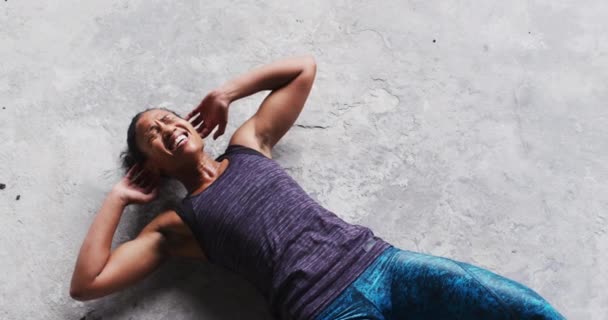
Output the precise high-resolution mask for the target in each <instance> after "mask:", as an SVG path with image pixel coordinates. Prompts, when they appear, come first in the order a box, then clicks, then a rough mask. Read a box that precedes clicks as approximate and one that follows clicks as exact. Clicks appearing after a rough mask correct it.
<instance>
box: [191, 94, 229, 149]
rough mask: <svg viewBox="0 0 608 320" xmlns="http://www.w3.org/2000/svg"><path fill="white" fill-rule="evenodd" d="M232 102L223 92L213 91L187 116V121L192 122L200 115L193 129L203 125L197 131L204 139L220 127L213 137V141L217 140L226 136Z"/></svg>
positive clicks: (193, 124) (193, 123)
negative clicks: (223, 135) (225, 131)
mask: <svg viewBox="0 0 608 320" xmlns="http://www.w3.org/2000/svg"><path fill="white" fill-rule="evenodd" d="M230 102H231V101H230V99H229V98H228V96H227V95H226V94H224V93H223V92H222V91H221V90H218V89H216V90H213V91H211V92H210V93H209V94H207V96H206V97H205V98H204V99H203V101H201V103H200V104H199V105H198V107H196V108H194V109H193V110H192V111H190V113H188V115H186V120H187V121H190V119H192V118H194V116H195V115H197V114H198V117H196V118H195V119H194V120H193V121H192V122H191V124H192V126H193V127H196V126H197V125H199V124H200V123H201V122H202V123H203V124H202V125H201V126H200V127H198V128H197V129H196V131H197V132H198V133H199V134H200V135H201V137H202V138H205V137H207V136H208V135H209V133H211V131H213V129H215V127H217V126H219V128H218V129H217V131H216V132H215V134H214V135H213V140H215V139H217V138H218V137H219V136H221V135H222V134H224V130H225V129H226V124H227V123H228V106H229V105H230Z"/></svg>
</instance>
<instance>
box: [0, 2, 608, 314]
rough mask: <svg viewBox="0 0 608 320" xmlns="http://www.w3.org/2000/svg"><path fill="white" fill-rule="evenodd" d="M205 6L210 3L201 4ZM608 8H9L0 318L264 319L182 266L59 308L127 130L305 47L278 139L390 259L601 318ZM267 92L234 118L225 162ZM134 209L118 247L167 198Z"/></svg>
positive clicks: (255, 298)
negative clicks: (483, 276)
mask: <svg viewBox="0 0 608 320" xmlns="http://www.w3.org/2000/svg"><path fill="white" fill-rule="evenodd" d="M210 3H212V4H210ZM607 16H608V2H606V1H600V0H589V1H585V2H584V4H583V3H581V2H575V1H563V0H558V1H555V0H553V1H548V0H547V1H523V0H514V1H472V0H465V1H417V0H411V1H396V0H394V1H322V0H312V1H298V2H293V3H289V2H286V1H278V0H275V1H268V2H260V1H251V0H245V1H231V2H230V3H229V2H226V1H222V2H217V1H216V2H209V1H201V2H195V1H180V2H179V4H178V3H177V2H176V1H175V2H173V1H159V0H150V1H141V0H139V1H137V0H135V1H124V0H123V1H116V0H114V1H107V0H104V1H102V0H96V1H86V2H83V1H65V0H63V1H58V0H54V1H16V0H8V1H1V2H0V58H1V59H0V107H1V109H0V183H2V184H4V185H5V188H4V189H2V190H0V214H1V219H2V222H1V223H0V261H2V263H1V264H0V288H1V289H0V318H2V319H203V318H204V319H270V317H269V312H268V311H267V308H266V305H265V302H264V300H263V298H262V297H261V296H259V295H258V294H257V292H256V291H255V289H254V288H253V287H252V286H250V285H249V284H248V283H246V282H244V281H243V280H242V279H241V278H240V277H238V276H237V275H233V274H230V273H228V272H227V271H224V270H222V269H221V268H218V267H215V266H208V265H200V264H196V263H192V262H190V261H174V262H170V263H169V264H167V265H165V266H164V267H163V268H162V269H161V270H159V271H158V272H157V273H155V274H154V275H152V276H151V277H149V278H148V279H146V280H144V281H143V282H141V283H140V284H138V285H137V286H135V287H133V288H132V289H129V290H126V291H124V292H121V293H117V294H114V295H112V296H109V297H107V298H102V299H99V300H96V301H92V302H87V303H81V302H77V301H74V300H72V299H71V298H70V297H69V295H68V288H69V280H70V277H71V273H72V270H73V267H74V263H75V259H76V255H77V252H78V249H79V247H80V244H81V242H82V240H83V238H84V236H85V234H86V231H87V228H88V226H89V225H90V223H91V222H92V219H93V216H94V214H95V213H96V211H97V210H98V209H99V207H100V205H101V202H102V200H103V199H104V197H105V195H106V193H107V192H108V191H109V190H110V188H111V187H112V185H113V184H114V183H115V182H116V181H118V179H119V177H120V170H119V168H118V155H119V153H120V151H122V150H123V149H124V147H125V146H126V130H127V126H128V124H129V122H130V119H131V117H132V116H133V115H134V114H135V113H136V112H137V111H140V110H142V109H144V108H145V107H147V106H165V107H169V108H172V109H175V110H176V111H177V112H179V113H181V114H185V113H187V112H188V111H190V109H191V108H192V107H193V106H194V105H196V104H198V102H199V101H200V99H202V97H203V96H204V95H205V94H206V93H207V92H208V91H209V90H211V89H213V88H214V87H215V86H217V85H219V84H221V83H222V82H223V81H225V80H227V79H228V78H230V77H232V76H235V75H237V74H239V73H241V72H244V71H247V70H248V69H250V68H252V67H254V66H257V65H260V64H263V63H267V62H271V61H273V60H274V59H277V58H282V57H285V56H289V55H294V54H302V53H312V54H314V56H315V57H316V59H317V63H318V73H317V80H316V83H315V86H314V88H313V91H312V93H311V96H310V98H309V101H308V102H307V105H306V107H305V109H304V111H303V113H302V115H301V116H300V118H299V119H298V122H297V124H296V125H295V126H294V127H293V128H292V130H291V131H290V133H288V134H287V135H286V136H285V137H284V138H283V140H282V141H281V142H280V143H279V144H278V145H277V147H276V150H275V153H276V159H277V161H279V162H280V163H281V164H282V165H283V166H284V167H285V168H286V169H287V170H288V171H289V172H290V173H291V174H292V175H293V177H294V178H295V179H296V180H297V181H299V182H300V183H301V184H302V186H303V187H304V189H305V190H307V191H308V192H310V194H311V195H312V196H313V197H315V198H316V199H317V200H318V201H319V202H320V203H322V204H323V205H325V206H326V207H327V208H329V209H331V210H332V211H334V212H335V213H336V214H338V215H339V216H341V217H343V218H344V219H345V220H347V221H349V222H352V223H358V224H363V225H366V226H368V227H370V228H372V230H374V232H375V233H376V234H377V235H378V236H380V237H383V238H384V239H386V240H387V241H389V242H391V243H393V244H394V245H396V246H398V247H401V248H404V249H410V250H415V251H421V252H425V253H430V254H434V255H440V256H445V257H450V258H453V259H457V260H460V261H466V262H469V263H473V264H476V265H479V266H482V267H485V268H488V269H490V270H492V271H495V272H497V273H499V274H502V275H504V276H507V277H509V278H512V279H514V280H517V281H519V282H522V283H524V284H526V285H528V286H530V287H531V288H533V289H534V290H536V291H537V292H539V293H540V294H541V295H543V296H544V297H546V298H547V300H549V301H550V302H551V303H552V304H553V305H555V306H556V307H557V308H558V310H560V311H561V312H562V313H563V314H564V315H566V316H567V317H568V318H570V319H606V317H608V316H607V315H608V290H607V289H606V288H608V260H606V256H608V182H607V181H608V139H607V137H608V108H607V104H606V101H608V90H607V89H606V84H607V83H608V55H607V52H608V33H606V30H608V19H606V17H607ZM264 96H265V94H264V93H260V94H257V95H254V96H253V97H250V98H247V99H244V100H241V101H238V102H235V103H234V104H233V105H232V109H231V113H230V121H229V127H228V130H227V132H226V134H225V135H224V136H223V137H222V138H221V139H219V140H218V141H217V142H213V141H212V140H209V141H208V143H209V144H210V146H209V149H208V151H209V152H210V153H211V154H213V155H218V154H219V153H220V152H221V151H223V149H224V148H225V146H226V144H227V141H228V138H229V137H230V135H231V133H232V132H234V130H235V129H236V128H237V126H238V125H239V124H240V123H242V122H243V121H244V120H245V119H246V118H247V117H249V116H250V115H251V114H252V113H253V112H254V111H255V109H256V107H257V106H258V105H259V103H260V102H261V100H262V99H263V97H264ZM165 192H166V196H164V197H163V199H162V200H160V201H158V202H157V203H155V204H152V205H148V206H135V205H134V206H131V207H129V208H128V210H127V212H126V213H125V215H124V216H123V220H122V223H121V225H120V227H119V230H118V232H117V235H116V237H115V243H116V244H119V243H121V242H124V241H126V240H128V239H130V238H132V237H134V236H135V235H136V234H137V233H138V231H139V229H140V228H141V227H142V226H143V225H144V224H145V223H146V222H147V221H149V219H150V218H151V217H152V216H154V214H155V212H158V210H160V208H162V207H163V206H164V205H166V203H167V202H170V201H175V200H176V199H179V197H180V196H183V195H184V194H185V190H184V189H183V188H182V187H181V185H176V184H173V185H169V186H167V188H166V189H165Z"/></svg>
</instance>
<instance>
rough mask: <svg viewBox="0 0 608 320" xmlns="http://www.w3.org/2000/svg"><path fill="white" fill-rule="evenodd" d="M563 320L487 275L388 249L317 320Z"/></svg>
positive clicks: (523, 291) (526, 293)
mask: <svg viewBox="0 0 608 320" xmlns="http://www.w3.org/2000/svg"><path fill="white" fill-rule="evenodd" d="M350 319H388V320H402V319H564V317H563V316H562V315H560V314H559V313H558V312H557V310H555V309H554V308H553V307H552V306H551V305H549V303H548V302H547V301H545V300H544V299H543V298H542V297H541V296H539V295H538V294H537V293H536V292H534V291H533V290H531V289H529V288H527V287H526V286H524V285H522V284H520V283H517V282H515V281H513V280H509V279H507V278H504V277H501V276H499V275H497V274H495V273H492V272H490V271H488V270H485V269H482V268H479V267H475V266H472V265H470V264H467V263H463V262H458V261H454V260H451V259H447V258H441V257H435V256H431V255H426V254H421V253H415V252H411V251H407V250H402V249H399V248H396V247H394V246H391V247H389V248H388V249H386V251H384V252H383V253H382V254H381V255H380V256H379V257H378V258H376V260H375V261H374V262H373V263H372V264H371V265H370V266H369V267H368V268H367V269H366V270H365V271H364V272H363V273H362V274H361V275H360V276H359V277H358V278H357V279H356V280H355V281H354V282H353V283H352V284H351V285H350V286H348V287H347V288H346V289H345V290H344V291H343V292H342V293H341V294H340V295H339V296H338V297H337V298H336V299H335V300H334V301H332V302H331V303H330V304H329V305H328V306H327V307H326V308H325V309H324V310H322V311H321V313H320V314H319V315H318V316H317V317H316V318H315V320H350Z"/></svg>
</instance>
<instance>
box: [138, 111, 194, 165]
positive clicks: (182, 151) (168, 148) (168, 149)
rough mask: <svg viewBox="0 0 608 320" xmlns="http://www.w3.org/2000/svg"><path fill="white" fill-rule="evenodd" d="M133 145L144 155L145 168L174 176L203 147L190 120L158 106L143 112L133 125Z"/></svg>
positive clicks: (191, 161) (189, 162) (192, 160)
mask: <svg viewBox="0 0 608 320" xmlns="http://www.w3.org/2000/svg"><path fill="white" fill-rule="evenodd" d="M135 132H136V133H137V135H136V141H137V145H138V146H139V148H140V150H141V151H142V152H143V153H144V154H145V155H146V157H147V160H146V167H148V168H150V169H153V170H155V171H157V172H158V173H161V174H164V175H168V176H170V177H174V176H175V173H176V172H178V170H180V168H183V167H184V166H187V165H189V164H190V165H192V164H193V163H196V161H197V160H198V158H199V157H200V155H201V152H202V150H203V148H204V146H205V143H204V141H203V139H202V138H201V137H200V136H199V134H198V133H197V132H196V129H194V127H192V125H191V124H190V122H188V121H186V120H184V119H182V118H180V117H178V116H176V115H175V114H173V113H171V112H169V111H165V110H162V109H153V110H149V111H146V112H144V113H143V114H142V115H141V116H140V118H139V119H138V121H137V123H136V124H135Z"/></svg>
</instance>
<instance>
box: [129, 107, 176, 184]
mask: <svg viewBox="0 0 608 320" xmlns="http://www.w3.org/2000/svg"><path fill="white" fill-rule="evenodd" d="M150 110H165V111H168V112H171V113H173V114H174V115H176V116H178V117H180V118H181V116H180V115H179V114H177V113H176V112H175V111H173V110H169V109H167V108H163V107H152V108H148V109H146V110H143V111H140V112H139V113H137V114H136V115H135V116H134V117H133V119H131V124H130V125H129V129H128V130H127V149H126V150H124V151H123V152H121V153H120V159H121V167H122V169H123V170H124V171H125V173H126V172H127V171H129V169H130V168H131V167H132V166H134V165H135V164H137V163H143V162H144V161H145V160H146V155H145V154H144V153H143V152H142V151H141V149H139V146H138V145H137V140H136V132H135V125H136V124H137V121H138V120H139V118H141V115H142V114H144V113H145V112H147V111H150Z"/></svg>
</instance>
